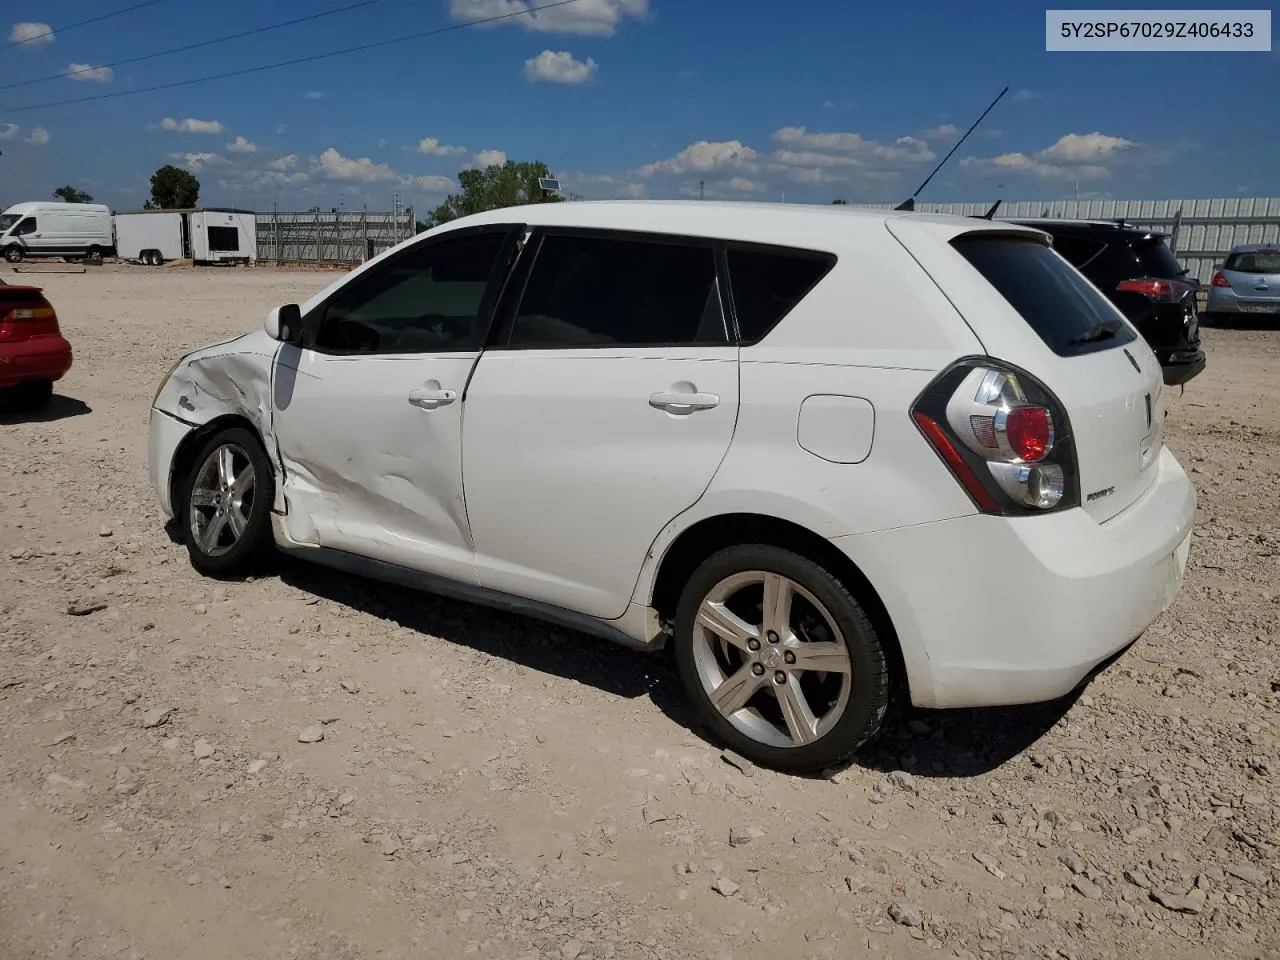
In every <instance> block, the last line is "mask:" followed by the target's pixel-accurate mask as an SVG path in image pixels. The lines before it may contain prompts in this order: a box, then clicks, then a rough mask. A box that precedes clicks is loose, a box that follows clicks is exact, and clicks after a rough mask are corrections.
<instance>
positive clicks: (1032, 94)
mask: <svg viewBox="0 0 1280 960" xmlns="http://www.w3.org/2000/svg"><path fill="white" fill-rule="evenodd" d="M1043 96H1044V94H1043V93H1040V92H1038V91H1036V90H1015V91H1014V93H1013V96H1012V97H1010V98H1009V99H1010V100H1012V101H1013V102H1014V103H1026V102H1027V101H1028V100H1039V99H1040V98H1041V97H1043Z"/></svg>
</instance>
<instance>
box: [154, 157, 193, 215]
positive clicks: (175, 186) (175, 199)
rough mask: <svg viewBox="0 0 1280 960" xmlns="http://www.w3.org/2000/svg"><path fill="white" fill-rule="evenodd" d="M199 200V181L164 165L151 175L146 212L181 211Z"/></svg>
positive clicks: (177, 168) (186, 173) (168, 165)
mask: <svg viewBox="0 0 1280 960" xmlns="http://www.w3.org/2000/svg"><path fill="white" fill-rule="evenodd" d="M199 199H200V181H199V180H197V179H196V178H195V177H194V176H192V174H191V173H190V171H187V170H183V169H181V168H180V167H175V166H173V165H172V164H169V163H166V164H165V165H164V166H163V167H161V168H160V169H159V170H157V171H156V172H155V173H153V174H152V175H151V199H150V200H149V201H148V202H147V204H146V209H148V210H182V209H186V208H188V207H194V206H195V205H196V201H197V200H199Z"/></svg>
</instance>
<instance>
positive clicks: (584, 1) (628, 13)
mask: <svg viewBox="0 0 1280 960" xmlns="http://www.w3.org/2000/svg"><path fill="white" fill-rule="evenodd" d="M540 5H541V4H540V3H537V2H535V3H529V2H527V0H449V14H450V16H452V17H453V19H455V20H461V21H465V22H468V23H473V22H475V21H477V20H486V19H489V18H491V17H501V16H504V15H505V16H507V19H505V20H501V21H498V22H497V23H494V24H492V26H495V27H497V26H503V25H507V26H518V27H520V28H522V29H524V30H532V31H535V32H538V33H576V34H586V35H594V36H599V37H611V36H613V35H614V34H615V33H617V31H618V26H619V25H620V24H621V23H622V21H623V20H626V19H637V20H638V19H643V18H644V17H646V16H648V14H649V0H576V2H574V3H568V4H565V5H563V6H559V7H551V8H550V9H545V10H538V11H535V12H532V13H529V12H527V11H529V10H531V9H532V8H533V7H536V6H540ZM519 13H524V16H512V14H519Z"/></svg>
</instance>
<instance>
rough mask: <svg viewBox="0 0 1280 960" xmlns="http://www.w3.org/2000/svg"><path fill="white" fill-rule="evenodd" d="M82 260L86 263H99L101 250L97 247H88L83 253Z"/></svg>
mask: <svg viewBox="0 0 1280 960" xmlns="http://www.w3.org/2000/svg"><path fill="white" fill-rule="evenodd" d="M84 259H85V262H86V263H101V262H102V250H101V249H99V248H98V247H90V248H89V249H88V250H86V251H85V254H84Z"/></svg>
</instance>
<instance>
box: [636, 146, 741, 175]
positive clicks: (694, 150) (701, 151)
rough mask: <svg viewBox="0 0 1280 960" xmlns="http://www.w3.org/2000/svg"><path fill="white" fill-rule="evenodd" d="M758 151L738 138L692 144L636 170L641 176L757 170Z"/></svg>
mask: <svg viewBox="0 0 1280 960" xmlns="http://www.w3.org/2000/svg"><path fill="white" fill-rule="evenodd" d="M755 159H756V152H755V150H753V149H751V147H748V146H747V145H746V144H744V143H742V142H740V141H738V140H725V141H722V142H719V143H712V142H709V141H707V140H699V141H698V142H697V143H691V144H690V145H689V146H687V147H685V148H684V149H683V150H681V151H680V152H679V153H677V154H676V155H675V156H674V157H672V158H671V159H669V160H660V161H658V162H657V163H646V164H645V165H644V166H643V167H641V168H640V169H639V170H638V171H637V172H638V173H639V174H640V176H642V177H649V176H652V175H653V174H655V173H695V172H696V173H710V172H712V171H717V170H743V171H747V172H750V171H752V170H755V169H756V163H755Z"/></svg>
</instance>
